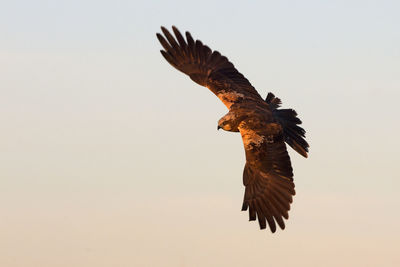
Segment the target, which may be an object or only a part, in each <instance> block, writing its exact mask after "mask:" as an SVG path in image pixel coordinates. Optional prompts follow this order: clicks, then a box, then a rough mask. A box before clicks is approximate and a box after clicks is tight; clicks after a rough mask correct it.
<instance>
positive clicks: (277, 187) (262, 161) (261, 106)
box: [156, 26, 309, 233]
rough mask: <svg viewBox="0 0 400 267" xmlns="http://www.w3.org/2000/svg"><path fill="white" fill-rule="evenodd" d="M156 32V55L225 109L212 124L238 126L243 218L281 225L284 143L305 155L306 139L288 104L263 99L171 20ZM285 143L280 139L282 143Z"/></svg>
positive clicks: (287, 170)
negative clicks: (243, 158) (241, 147)
mask: <svg viewBox="0 0 400 267" xmlns="http://www.w3.org/2000/svg"><path fill="white" fill-rule="evenodd" d="M161 31H162V33H163V35H162V34H160V33H157V34H156V35H157V38H158V40H159V41H160V43H161V45H162V47H163V48H164V49H163V50H160V52H161V54H162V56H163V57H164V58H165V59H166V60H167V61H168V63H170V64H171V65H172V66H173V67H175V68H176V69H178V70H179V71H181V72H183V73H185V74H186V75H188V76H189V77H190V79H192V80H193V81H194V82H196V83H198V84H199V85H202V86H205V87H207V88H208V89H210V90H211V92H213V93H214V94H215V95H216V96H217V97H218V98H219V99H220V100H221V101H222V103H224V105H225V106H226V107H227V108H228V110H229V112H228V113H227V114H226V115H225V116H223V117H222V118H221V119H220V120H219V121H218V126H217V130H218V129H223V130H225V131H230V132H240V134H241V136H242V140H243V145H244V150H245V154H246V164H245V166H244V171H243V184H244V186H245V192H244V199H243V205H242V211H246V210H249V220H250V221H255V220H256V219H257V220H258V223H259V226H260V229H265V228H266V227H267V224H268V226H269V229H270V230H271V232H272V233H274V232H275V231H276V229H277V226H276V224H278V225H279V227H280V228H281V229H282V230H283V229H285V223H284V220H283V218H284V219H288V218H289V214H288V212H289V210H290V204H291V203H292V201H293V196H294V195H295V189H294V188H295V186H294V183H293V169H292V166H291V162H290V158H289V155H288V152H287V149H286V144H288V145H289V146H291V147H292V148H293V149H294V150H295V151H297V152H298V153H299V154H300V155H302V156H304V157H306V158H307V153H308V148H309V145H308V143H307V141H306V140H305V130H304V129H303V128H302V127H300V126H299V125H300V124H301V123H302V122H301V120H300V119H299V118H298V117H297V113H296V111H294V110H293V109H281V108H280V106H281V100H280V99H279V98H277V97H275V95H274V94H273V93H268V95H267V97H266V99H265V100H264V99H263V98H262V97H261V96H260V95H259V93H258V92H257V91H256V89H255V88H254V87H253V86H252V85H251V83H250V82H249V81H248V80H247V79H246V78H245V77H244V76H243V75H242V74H241V73H240V72H239V71H238V70H237V69H236V68H235V66H234V65H233V64H232V63H231V62H230V61H229V60H228V58H226V57H225V56H223V55H221V54H220V53H219V52H218V51H216V50H214V51H213V50H211V49H210V48H209V47H208V46H206V45H204V44H203V43H202V42H201V41H200V40H196V41H195V40H194V39H193V37H192V35H191V34H190V33H189V32H186V33H185V36H186V39H185V38H184V37H183V35H182V34H181V33H180V31H179V30H178V29H177V28H176V27H175V26H172V31H173V33H174V35H172V34H171V33H170V32H169V31H168V30H167V29H166V28H165V27H161ZM285 143H286V144H285Z"/></svg>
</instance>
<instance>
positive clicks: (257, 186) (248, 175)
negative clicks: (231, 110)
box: [240, 122, 295, 233]
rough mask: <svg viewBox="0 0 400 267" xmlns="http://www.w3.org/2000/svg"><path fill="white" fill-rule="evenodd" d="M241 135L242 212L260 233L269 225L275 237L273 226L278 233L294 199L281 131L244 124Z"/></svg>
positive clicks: (272, 126)
mask: <svg viewBox="0 0 400 267" xmlns="http://www.w3.org/2000/svg"><path fill="white" fill-rule="evenodd" d="M240 133H241V135H242V139H243V144H244V148H245V152H246V165H245V168H244V171H243V184H244V185H245V187H246V189H245V194H244V200H243V207H242V210H247V209H248V208H249V219H250V220H251V221H252V220H256V218H257V219H258V222H259V224H260V228H261V229H264V228H266V223H268V225H269V228H270V230H271V231H272V232H273V233H274V232H275V231H276V223H277V224H278V225H279V227H280V228H281V229H284V228H285V223H284V221H283V218H285V219H288V218H289V215H288V211H289V209H290V204H291V203H292V200H293V198H292V196H293V195H295V190H294V183H293V170H292V166H291V163H290V158H289V155H288V153H287V150H286V145H285V142H284V135H283V129H282V127H281V126H280V125H279V124H277V123H260V122H257V124H256V125H255V124H253V123H251V122H244V123H243V124H242V125H241V127H240Z"/></svg>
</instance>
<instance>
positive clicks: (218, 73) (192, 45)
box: [157, 26, 263, 108]
mask: <svg viewBox="0 0 400 267" xmlns="http://www.w3.org/2000/svg"><path fill="white" fill-rule="evenodd" d="M161 31H162V33H163V35H164V36H162V35H161V34H159V33H157V39H158V40H159V41H160V43H161V45H162V47H163V48H164V50H163V51H164V52H161V53H162V55H163V56H164V58H165V59H166V60H167V61H168V63H170V64H171V65H172V66H174V67H175V68H176V69H178V70H180V71H181V72H183V73H185V74H187V75H189V76H190V78H191V79H192V80H193V81H195V82H196V83H198V84H200V85H202V86H206V87H207V88H209V89H210V90H211V91H212V92H213V93H214V94H216V95H217V96H218V97H219V98H220V99H221V100H222V101H223V103H224V104H225V105H226V106H227V107H228V108H230V106H231V105H232V104H234V103H236V102H240V101H243V100H249V101H255V102H260V101H263V100H262V99H261V97H260V95H259V94H258V92H257V91H256V89H255V88H254V87H253V86H252V85H251V84H250V82H249V81H248V80H247V79H246V78H245V77H244V76H243V75H242V74H241V73H240V72H239V71H238V70H237V69H236V68H235V66H234V65H233V64H232V63H231V62H230V61H229V60H228V58H227V57H225V56H222V55H221V54H220V53H219V52H218V51H212V50H211V49H210V48H209V47H208V46H206V45H204V44H203V43H202V42H201V41H200V40H196V41H195V40H194V39H193V37H192V35H191V34H190V33H189V32H186V33H185V35H186V40H185V39H184V37H183V35H182V34H181V33H180V32H179V30H178V29H177V28H176V27H175V26H172V31H173V33H174V35H175V37H174V36H173V35H172V34H171V33H170V32H169V31H168V30H167V29H166V28H165V27H161ZM226 94H227V95H229V94H236V95H240V96H241V97H235V98H227V97H223V96H224V95H226Z"/></svg>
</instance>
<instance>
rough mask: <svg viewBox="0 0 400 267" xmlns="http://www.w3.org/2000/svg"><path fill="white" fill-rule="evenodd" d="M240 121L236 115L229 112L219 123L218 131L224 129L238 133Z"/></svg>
mask: <svg viewBox="0 0 400 267" xmlns="http://www.w3.org/2000/svg"><path fill="white" fill-rule="evenodd" d="M237 127H238V120H237V117H236V116H235V114H232V113H231V112H229V113H228V114H226V115H225V116H223V117H222V118H221V119H220V120H219V121H218V126H217V130H219V129H222V130H225V131H229V132H238V131H239V129H238V128H237Z"/></svg>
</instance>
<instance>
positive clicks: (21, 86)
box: [0, 0, 400, 267]
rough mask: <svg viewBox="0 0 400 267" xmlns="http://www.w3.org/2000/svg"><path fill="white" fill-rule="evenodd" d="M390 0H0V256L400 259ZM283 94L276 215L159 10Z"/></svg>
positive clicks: (177, 262) (399, 127)
mask: <svg viewBox="0 0 400 267" xmlns="http://www.w3.org/2000/svg"><path fill="white" fill-rule="evenodd" d="M399 12H400V2H399V1H232V0H230V1H208V0H204V1H188V0H186V1H82V0H80V1H75V0H73V1H40V0H38V1H26V0H25V1H22V0H21V1H18V0H16V1H2V2H1V4H0V162H1V164H0V214H1V215H0V216H1V219H0V266H7V267H17V266H18V267H26V266H41V267H53V266H60V267H64V266H65V267H67V266H68V267H69V266H79V267H80V266H82V267H91V266H93V267H99V266H127V267H128V266H400V255H399V247H400V228H399V225H400V198H399V193H398V190H399V187H400V174H399V173H400V161H399V148H400V141H399V136H400V123H399V116H400V111H399V105H398V101H399V98H400V31H399V29H400V16H399ZM160 25H165V26H168V27H170V26H171V25H176V26H177V27H178V28H179V29H180V30H181V31H186V30H189V31H191V33H192V35H193V36H194V37H195V38H199V39H201V40H202V41H203V42H204V43H205V44H207V45H209V46H210V47H211V48H212V49H216V50H219V51H220V52H221V53H222V54H224V55H226V56H227V57H228V58H229V59H230V60H231V61H232V62H233V63H234V64H235V66H236V67H237V68H238V69H239V71H240V72H242V73H243V74H244V75H245V76H246V77H247V78H248V79H249V80H250V81H251V82H252V84H253V85H254V86H255V87H256V88H257V89H258V91H259V92H260V94H261V95H262V96H266V94H267V92H269V91H272V92H273V93H275V94H276V95H277V96H278V97H280V98H281V99H282V100H283V104H284V107H291V108H294V109H296V111H297V112H298V113H299V116H300V118H301V119H302V120H303V122H304V127H305V129H306V130H307V140H308V141H309V143H310V145H311V149H310V156H309V158H308V159H303V158H302V157H301V156H299V155H297V154H295V153H294V152H293V151H290V155H291V157H292V164H293V168H294V172H295V177H294V178H295V183H296V191H297V195H296V196H295V198H294V203H293V205H292V209H291V212H290V219H289V221H287V228H286V229H285V230H284V231H278V232H277V233H275V234H271V233H270V232H269V231H268V230H267V231H260V230H258V223H257V222H248V214H247V213H245V212H241V211H240V208H241V203H242V198H243V191H244V187H243V185H242V170H243V166H244V152H243V145H242V142H241V138H240V136H239V134H235V133H228V132H223V131H218V132H217V130H216V126H217V121H218V119H219V118H220V117H221V116H223V115H224V114H225V113H226V111H227V110H226V108H225V106H224V105H223V104H222V103H221V102H220V101H219V100H218V99H217V98H216V97H215V96H214V95H213V94H212V93H211V92H209V91H208V90H207V89H206V88H203V87H200V86H198V85H197V84H195V83H193V82H192V81H191V80H190V79H189V78H188V77H186V76H184V75H183V74H182V73H179V72H178V71H176V70H175V69H173V68H172V67H171V66H169V65H168V63H167V62H165V60H164V59H163V58H162V57H161V55H160V53H159V50H160V48H161V47H160V45H159V43H158V41H157V39H156V37H155V33H156V32H157V31H159V26H160Z"/></svg>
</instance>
